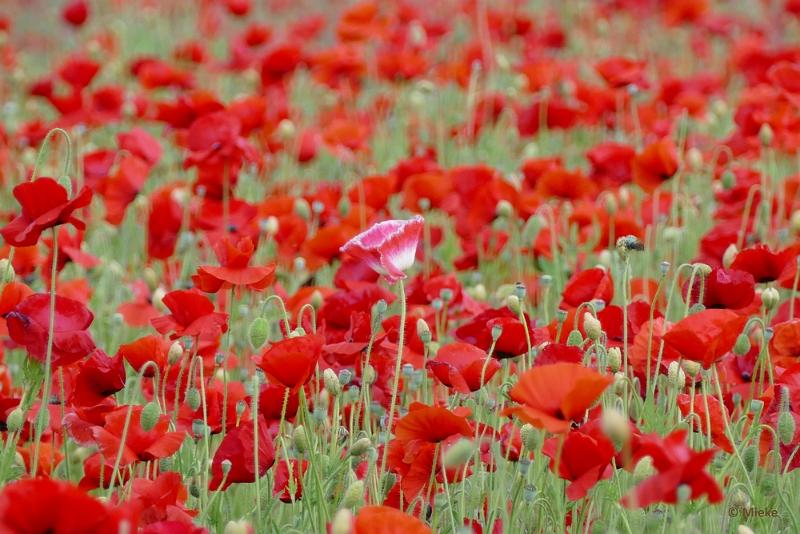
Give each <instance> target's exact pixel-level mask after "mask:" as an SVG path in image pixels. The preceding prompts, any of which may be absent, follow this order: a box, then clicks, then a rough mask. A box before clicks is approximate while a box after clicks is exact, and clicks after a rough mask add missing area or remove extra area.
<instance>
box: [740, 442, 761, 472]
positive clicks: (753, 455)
mask: <svg viewBox="0 0 800 534" xmlns="http://www.w3.org/2000/svg"><path fill="white" fill-rule="evenodd" d="M742 462H743V463H744V467H745V469H747V470H748V471H750V472H752V471H753V470H754V469H755V468H756V465H757V464H758V449H757V448H756V447H755V446H754V445H750V446H749V447H747V448H745V450H744V452H742Z"/></svg>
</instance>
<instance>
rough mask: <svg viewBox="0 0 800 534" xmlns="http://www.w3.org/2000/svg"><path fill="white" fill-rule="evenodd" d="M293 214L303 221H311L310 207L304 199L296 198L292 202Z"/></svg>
mask: <svg viewBox="0 0 800 534" xmlns="http://www.w3.org/2000/svg"><path fill="white" fill-rule="evenodd" d="M294 212H295V213H296V214H297V215H298V216H300V218H301V219H303V220H306V221H308V220H310V219H311V205H310V204H309V203H308V201H307V200H306V199H304V198H298V199H296V200H295V201H294Z"/></svg>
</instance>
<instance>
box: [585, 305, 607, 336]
mask: <svg viewBox="0 0 800 534" xmlns="http://www.w3.org/2000/svg"><path fill="white" fill-rule="evenodd" d="M583 330H584V332H586V337H588V338H589V339H591V340H592V341H597V340H598V339H600V334H602V333H603V327H602V326H601V325H600V321H598V320H597V317H595V316H594V315H593V314H592V313H590V312H584V313H583Z"/></svg>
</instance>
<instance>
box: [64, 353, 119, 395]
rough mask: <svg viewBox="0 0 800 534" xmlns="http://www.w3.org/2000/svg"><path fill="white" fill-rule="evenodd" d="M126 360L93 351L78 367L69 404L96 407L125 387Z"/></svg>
mask: <svg viewBox="0 0 800 534" xmlns="http://www.w3.org/2000/svg"><path fill="white" fill-rule="evenodd" d="M124 361H125V360H124V359H123V358H121V357H116V358H111V357H109V356H108V354H106V353H105V352H103V351H102V350H95V351H93V352H92V353H91V354H90V356H89V358H88V359H87V360H86V361H83V362H81V363H80V364H79V365H78V366H77V374H76V375H75V379H74V383H73V384H72V387H71V392H70V394H69V402H70V404H72V405H78V406H95V405H97V404H100V403H101V402H103V400H104V399H106V398H108V397H110V396H111V395H113V394H114V393H116V392H117V391H120V390H121V389H122V388H123V387H125V366H124V364H123V362H124Z"/></svg>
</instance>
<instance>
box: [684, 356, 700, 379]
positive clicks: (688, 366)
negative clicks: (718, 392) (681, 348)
mask: <svg viewBox="0 0 800 534" xmlns="http://www.w3.org/2000/svg"><path fill="white" fill-rule="evenodd" d="M701 369H702V366H701V365H700V364H699V363H697V362H695V361H692V360H683V370H684V371H686V374H687V375H689V376H690V377H692V378H694V377H696V376H697V375H698V374H700V371H701Z"/></svg>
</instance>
